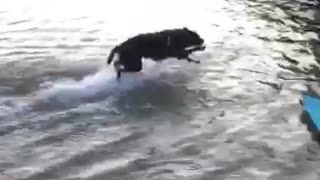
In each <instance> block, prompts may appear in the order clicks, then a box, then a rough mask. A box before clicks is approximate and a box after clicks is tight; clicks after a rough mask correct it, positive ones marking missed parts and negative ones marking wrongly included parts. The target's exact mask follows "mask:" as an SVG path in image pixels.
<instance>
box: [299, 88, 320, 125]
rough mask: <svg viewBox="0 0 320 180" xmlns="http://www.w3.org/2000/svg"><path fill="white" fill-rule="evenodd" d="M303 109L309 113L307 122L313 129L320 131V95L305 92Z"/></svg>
mask: <svg viewBox="0 0 320 180" xmlns="http://www.w3.org/2000/svg"><path fill="white" fill-rule="evenodd" d="M302 95H303V110H304V111H305V112H306V113H307V114H308V116H309V118H308V119H307V122H306V123H307V124H308V126H309V128H310V130H311V131H320V96H315V95H312V94H310V93H307V92H303V93H302Z"/></svg>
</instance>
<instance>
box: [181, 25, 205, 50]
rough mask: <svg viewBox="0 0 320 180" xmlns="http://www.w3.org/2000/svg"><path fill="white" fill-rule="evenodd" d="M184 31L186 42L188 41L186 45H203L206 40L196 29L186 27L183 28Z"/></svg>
mask: <svg viewBox="0 0 320 180" xmlns="http://www.w3.org/2000/svg"><path fill="white" fill-rule="evenodd" d="M183 31H184V32H185V39H184V42H185V43H186V46H187V47H189V46H203V44H204V40H203V39H202V38H201V37H200V36H199V34H198V33H196V32H195V31H192V30H190V29H188V28H186V27H184V28H183Z"/></svg>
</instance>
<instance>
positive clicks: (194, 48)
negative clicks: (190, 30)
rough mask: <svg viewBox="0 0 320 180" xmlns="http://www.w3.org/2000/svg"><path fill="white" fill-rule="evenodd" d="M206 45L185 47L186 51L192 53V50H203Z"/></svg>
mask: <svg viewBox="0 0 320 180" xmlns="http://www.w3.org/2000/svg"><path fill="white" fill-rule="evenodd" d="M205 49H206V47H205V46H198V47H193V48H191V49H186V51H188V53H189V54H190V53H193V52H194V51H203V50H205Z"/></svg>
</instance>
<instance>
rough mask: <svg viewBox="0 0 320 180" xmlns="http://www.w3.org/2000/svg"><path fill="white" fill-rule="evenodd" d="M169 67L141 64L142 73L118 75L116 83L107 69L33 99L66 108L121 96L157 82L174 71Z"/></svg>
mask: <svg viewBox="0 0 320 180" xmlns="http://www.w3.org/2000/svg"><path fill="white" fill-rule="evenodd" d="M173 63H174V61H170V60H168V61H165V62H162V63H156V62H153V61H150V60H147V61H144V63H143V70H142V71H140V72H132V73H129V72H128V73H122V75H121V78H120V81H117V79H116V73H115V72H114V70H113V66H109V67H108V68H107V69H106V68H105V67H103V68H102V69H101V70H99V71H98V72H96V73H95V74H93V75H88V76H86V77H84V78H83V79H82V80H80V81H75V80H68V81H67V80H66V81H62V82H57V83H53V84H51V86H50V87H46V88H45V89H43V90H41V91H39V92H38V93H37V95H36V99H37V101H39V100H40V101H42V102H43V101H45V102H49V101H55V102H59V103H63V104H68V103H75V102H79V101H80V102H81V101H82V100H84V99H90V98H96V97H100V96H103V97H107V96H109V95H112V94H119V93H123V92H126V91H127V90H131V89H134V88H136V87H139V86H143V85H144V83H145V82H146V81H149V80H157V78H159V77H160V76H161V74H162V73H163V72H167V73H170V71H172V70H173V71H177V69H175V68H170V64H173ZM168 65H169V66H168Z"/></svg>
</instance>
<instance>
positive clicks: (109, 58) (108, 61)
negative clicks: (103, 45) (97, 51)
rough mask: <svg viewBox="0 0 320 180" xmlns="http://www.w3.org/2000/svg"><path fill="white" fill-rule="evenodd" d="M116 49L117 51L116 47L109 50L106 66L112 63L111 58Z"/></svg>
mask: <svg viewBox="0 0 320 180" xmlns="http://www.w3.org/2000/svg"><path fill="white" fill-rule="evenodd" d="M117 49H118V46H116V47H114V48H113V49H112V50H111V52H110V54H109V56H108V58H107V65H109V64H110V63H111V62H112V60H113V58H114V54H115V53H116V51H117Z"/></svg>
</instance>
